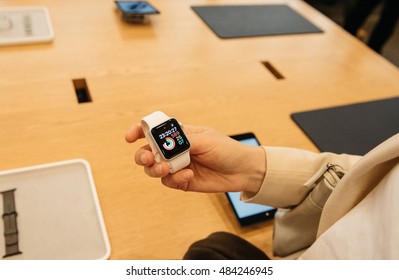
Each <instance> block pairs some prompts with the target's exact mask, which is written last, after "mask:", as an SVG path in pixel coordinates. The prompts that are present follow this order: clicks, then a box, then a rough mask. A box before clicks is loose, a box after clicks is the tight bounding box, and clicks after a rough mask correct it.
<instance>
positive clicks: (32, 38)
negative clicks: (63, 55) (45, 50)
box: [0, 7, 54, 46]
mask: <svg viewBox="0 0 399 280" xmlns="http://www.w3.org/2000/svg"><path fill="white" fill-rule="evenodd" d="M53 38H54V31H53V27H52V24H51V20H50V16H49V13H48V10H47V8H46V7H16V8H0V46H1V45H16V44H34V43H43V42H50V41H52V40H53Z"/></svg>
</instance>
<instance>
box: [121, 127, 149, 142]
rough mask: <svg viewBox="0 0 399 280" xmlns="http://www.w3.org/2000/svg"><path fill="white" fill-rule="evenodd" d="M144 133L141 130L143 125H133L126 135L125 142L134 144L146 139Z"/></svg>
mask: <svg viewBox="0 0 399 280" xmlns="http://www.w3.org/2000/svg"><path fill="white" fill-rule="evenodd" d="M144 137H145V136H144V132H143V129H142V128H141V124H134V125H132V126H131V127H130V128H129V129H128V130H127V131H126V133H125V140H126V142H128V143H133V142H135V141H137V140H138V139H141V138H144Z"/></svg>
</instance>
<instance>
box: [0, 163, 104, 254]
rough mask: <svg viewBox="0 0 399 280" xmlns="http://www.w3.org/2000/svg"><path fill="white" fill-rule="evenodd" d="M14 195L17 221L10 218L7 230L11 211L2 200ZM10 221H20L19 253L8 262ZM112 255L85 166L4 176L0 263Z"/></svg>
mask: <svg viewBox="0 0 399 280" xmlns="http://www.w3.org/2000/svg"><path fill="white" fill-rule="evenodd" d="M14 189H15V190H14ZM10 190H14V191H13V200H14V204H15V212H16V215H13V216H12V217H11V216H8V218H10V219H9V220H8V224H7V226H6V225H5V224H6V223H7V222H6V221H5V216H4V214H6V213H4V211H5V210H4V209H5V208H7V206H6V207H4V205H3V204H4V201H7V199H9V197H7V199H6V198H5V195H4V194H5V192H7V191H8V192H10ZM6 203H10V201H8V202H6ZM9 206H10V205H8V207H9ZM12 208H14V206H13V207H12ZM1 217H2V218H1ZM11 218H13V219H14V220H15V219H16V225H17V231H18V233H17V238H18V247H19V251H20V253H18V254H15V255H12V256H7V257H4V256H5V255H7V254H6V237H5V236H4V235H3V233H5V232H6V231H7V230H6V229H5V227H7V228H8V233H10V232H12V230H10V229H11V228H12V227H13V226H12V225H11V222H10V221H11ZM9 243H10V242H9ZM109 255H110V245H109V241H108V236H107V233H106V230H105V225H104V221H103V217H102V214H101V209H100V205H99V201H98V198H97V193H96V188H95V186H94V181H93V178H92V175H91V171H90V166H89V164H88V162H87V161H85V160H82V159H76V160H69V161H62V162H56V163H51V164H46V165H39V166H33V167H28V168H21V169H15V170H9V171H3V172H0V260H1V259H11V260H17V259H27V260H35V259H38V260H82V259H83V260H84V259H107V258H108V257H109Z"/></svg>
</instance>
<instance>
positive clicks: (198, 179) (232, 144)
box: [125, 124, 266, 193]
mask: <svg viewBox="0 0 399 280" xmlns="http://www.w3.org/2000/svg"><path fill="white" fill-rule="evenodd" d="M184 131H185V134H186V136H187V138H188V139H189V141H190V145H191V149H190V156H191V163H190V165H189V166H188V167H187V168H185V169H182V170H180V171H178V172H176V173H174V174H171V173H169V165H168V163H167V162H164V161H163V162H160V163H158V162H156V161H155V158H154V155H153V154H152V152H151V148H150V146H149V145H145V146H143V147H141V148H140V149H138V150H137V151H136V153H135V161H136V164H138V165H140V166H144V171H145V173H146V174H147V175H148V176H150V177H154V178H161V181H162V183H163V184H164V185H165V186H168V187H171V188H175V189H180V190H184V191H196V192H227V191H233V192H237V191H247V192H251V193H256V192H257V191H258V190H259V188H260V185H261V184H262V181H263V178H264V175H265V170H266V162H265V161H266V159H265V158H266V157H265V154H264V153H265V152H264V149H263V148H261V147H254V146H248V145H245V144H242V143H240V142H238V141H236V140H233V139H231V138H230V137H228V136H226V135H224V134H222V133H220V132H218V131H216V130H214V129H210V128H206V127H198V126H189V125H185V126H184ZM141 138H144V133H143V130H142V128H141V125H140V124H136V125H133V126H132V127H130V128H129V130H128V131H127V132H126V134H125V139H126V141H127V142H128V143H133V142H136V141H137V140H139V139H141Z"/></svg>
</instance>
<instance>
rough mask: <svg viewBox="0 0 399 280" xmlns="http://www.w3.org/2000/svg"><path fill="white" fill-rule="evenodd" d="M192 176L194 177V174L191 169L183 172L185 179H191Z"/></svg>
mask: <svg viewBox="0 0 399 280" xmlns="http://www.w3.org/2000/svg"><path fill="white" fill-rule="evenodd" d="M192 177H193V176H192V173H191V171H186V172H184V173H183V179H184V180H187V181H189V180H191V179H192Z"/></svg>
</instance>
